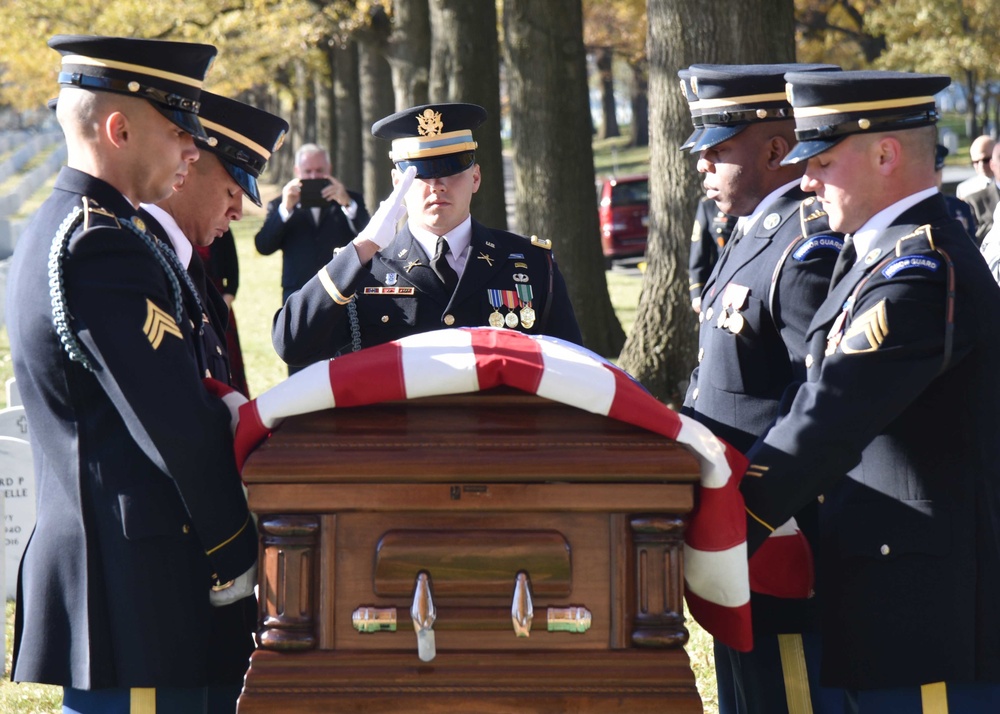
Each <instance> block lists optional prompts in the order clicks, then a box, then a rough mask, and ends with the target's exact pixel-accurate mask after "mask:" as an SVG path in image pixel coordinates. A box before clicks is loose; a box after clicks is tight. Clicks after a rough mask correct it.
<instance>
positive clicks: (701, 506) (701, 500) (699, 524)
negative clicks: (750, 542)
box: [684, 479, 746, 551]
mask: <svg viewBox="0 0 1000 714" xmlns="http://www.w3.org/2000/svg"><path fill="white" fill-rule="evenodd" d="M684 541H685V542H686V543H687V544H688V545H690V546H691V547H692V548H697V549H698V550H703V551H720V550H728V549H730V548H732V547H733V546H735V545H739V544H741V543H744V542H745V541H746V513H745V512H744V509H743V497H742V496H741V495H740V492H739V490H738V489H737V488H736V484H735V482H734V479H730V483H729V484H728V485H726V486H725V487H724V488H702V489H699V490H698V500H697V501H696V503H695V507H694V510H693V511H691V516H690V520H689V521H688V527H687V530H686V531H685V532H684Z"/></svg>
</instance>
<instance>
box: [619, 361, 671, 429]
mask: <svg viewBox="0 0 1000 714" xmlns="http://www.w3.org/2000/svg"><path fill="white" fill-rule="evenodd" d="M606 369H608V368H606ZM611 372H612V373H613V374H614V375H615V398H614V401H612V402H611V409H610V410H608V416H609V417H611V418H612V419H617V420H619V421H623V422H626V423H628V424H634V425H635V426H638V427H642V428H643V429H647V430H649V431H651V432H653V433H654V434H662V435H663V436H666V437H668V438H670V439H674V440H676V439H677V434H679V433H680V430H681V420H680V417H678V416H677V412H675V411H673V410H672V409H670V407H668V406H666V405H665V404H663V403H662V402H660V401H658V400H657V399H656V397H654V396H653V395H651V394H650V393H649V392H647V391H645V390H644V389H643V388H642V387H640V386H638V385H637V384H636V383H635V382H633V381H632V379H631V378H630V377H629V376H628V375H627V374H625V373H624V372H622V371H621V370H619V369H612V370H611Z"/></svg>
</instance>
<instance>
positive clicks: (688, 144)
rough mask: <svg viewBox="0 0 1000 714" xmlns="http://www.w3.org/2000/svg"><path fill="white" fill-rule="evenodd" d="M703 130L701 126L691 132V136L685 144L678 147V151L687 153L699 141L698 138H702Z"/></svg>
mask: <svg viewBox="0 0 1000 714" xmlns="http://www.w3.org/2000/svg"><path fill="white" fill-rule="evenodd" d="M702 131H703V129H702V128H701V127H700V126H699V127H698V128H697V129H695V130H694V131H692V132H691V136H689V137H688V138H687V139H685V141H684V143H683V144H681V145H680V146H679V147H677V150H678V151H687V150H688V149H690V148H691V147H692V146H694V143H695V142H696V141H698V137H700V136H701V134H702Z"/></svg>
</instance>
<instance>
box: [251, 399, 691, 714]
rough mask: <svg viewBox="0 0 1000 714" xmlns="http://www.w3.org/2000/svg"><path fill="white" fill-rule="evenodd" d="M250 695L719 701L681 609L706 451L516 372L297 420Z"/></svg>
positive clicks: (267, 698)
mask: <svg viewBox="0 0 1000 714" xmlns="http://www.w3.org/2000/svg"><path fill="white" fill-rule="evenodd" d="M243 476H244V479H245V481H246V483H247V486H248V489H249V500H250V507H251V509H252V510H253V511H254V512H255V513H256V514H258V516H259V529H260V534H261V561H260V562H261V576H260V590H259V596H260V610H261V612H260V621H259V632H258V635H259V639H258V641H259V645H260V647H259V649H258V650H257V651H256V652H255V653H254V655H253V658H252V660H251V665H250V669H249V672H248V674H247V677H246V683H245V687H244V691H243V694H242V696H241V698H240V703H239V712H240V713H241V714H250V713H253V712H268V713H271V712H331V711H350V712H383V711H385V712H391V711H406V712H531V711H535V712H554V711H565V712H617V711H621V712H646V711H648V712H701V711H702V706H701V702H700V699H699V696H698V692H697V690H696V688H695V681H694V676H693V674H692V672H691V669H690V666H689V662H688V657H687V654H686V653H685V651H684V649H683V648H682V646H683V644H684V643H685V642H686V641H687V637H688V633H687V630H686V629H685V626H684V614H683V600H682V593H683V583H684V573H683V547H684V528H685V519H686V514H688V513H689V512H690V511H691V509H692V507H693V500H694V489H695V486H696V484H697V482H698V478H699V464H698V461H697V460H696V459H695V457H694V456H693V455H692V454H691V453H690V452H689V451H688V450H686V449H685V448H684V447H682V446H680V445H678V444H677V443H676V442H674V441H671V440H670V439H668V438H666V437H664V436H660V435H658V434H654V433H651V432H648V431H645V430H643V429H640V428H638V427H635V426H632V425H629V424H627V423H624V422H622V421H618V420H616V419H611V418H608V417H605V416H600V415H598V414H593V413H590V412H587V411H583V410H581V409H577V408H575V407H573V406H569V405H566V404H563V403H560V402H556V401H551V400H548V399H544V398H542V397H538V396H535V395H531V394H527V393H524V392H520V391H518V390H515V389H512V388H509V387H500V388H497V389H491V390H489V391H483V392H477V393H470V394H462V395H450V396H434V397H424V398H419V399H409V400H403V401H393V402H385V403H381V404H373V405H369V406H360V407H350V408H343V409H327V410H324V411H316V412H312V413H308V414H302V415H299V416H295V417H291V418H289V419H287V420H286V421H285V422H284V423H283V424H282V425H281V427H280V428H279V429H277V431H276V432H275V433H274V435H273V436H272V437H271V438H270V439H269V440H268V441H267V442H266V443H265V444H264V445H263V446H261V447H260V448H259V449H257V451H256V452H255V453H253V454H252V455H251V456H250V458H249V460H248V461H247V463H246V466H245V468H244V470H243Z"/></svg>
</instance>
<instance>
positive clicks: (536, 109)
mask: <svg viewBox="0 0 1000 714" xmlns="http://www.w3.org/2000/svg"><path fill="white" fill-rule="evenodd" d="M582 14H583V13H582V9H581V3H580V0H506V2H505V3H504V13H503V27H504V53H505V60H506V66H507V70H508V75H507V76H508V86H509V93H510V111H511V128H512V141H513V163H514V190H515V196H516V217H517V225H518V227H519V229H520V230H522V231H523V232H525V233H527V234H529V235H530V234H536V235H538V236H540V237H541V238H549V239H551V240H552V243H553V245H554V246H555V250H556V253H557V254H558V256H559V261H560V266H561V268H562V271H563V274H564V275H565V277H566V282H567V284H568V286H569V294H570V299H571V300H572V303H573V306H574V308H575V310H576V316H577V319H578V320H579V322H580V329H581V331H582V332H583V338H584V342H585V343H586V345H587V346H588V347H589V348H590V349H592V350H594V351H595V352H598V353H600V354H603V355H615V354H617V353H618V350H619V349H620V348H621V345H622V342H623V339H624V333H623V332H622V328H621V325H620V324H619V322H618V318H617V317H616V316H615V313H614V310H613V309H612V307H611V300H610V298H609V297H608V291H607V287H606V286H607V283H606V279H605V275H604V259H603V256H602V255H601V248H600V245H601V244H600V240H599V238H598V225H597V204H596V200H595V198H596V197H595V192H594V152H593V148H592V147H591V143H590V141H591V133H590V132H591V126H590V109H589V102H588V96H587V65H586V55H585V51H584V47H583V20H582Z"/></svg>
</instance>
